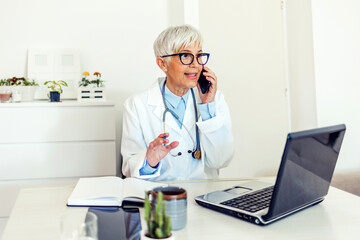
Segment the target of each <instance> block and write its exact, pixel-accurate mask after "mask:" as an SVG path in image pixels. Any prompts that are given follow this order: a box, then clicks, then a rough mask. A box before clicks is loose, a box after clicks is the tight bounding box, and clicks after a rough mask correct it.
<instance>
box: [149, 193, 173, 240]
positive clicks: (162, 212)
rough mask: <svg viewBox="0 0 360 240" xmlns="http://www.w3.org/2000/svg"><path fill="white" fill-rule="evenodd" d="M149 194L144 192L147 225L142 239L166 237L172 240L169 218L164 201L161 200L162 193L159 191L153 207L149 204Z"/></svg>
mask: <svg viewBox="0 0 360 240" xmlns="http://www.w3.org/2000/svg"><path fill="white" fill-rule="evenodd" d="M151 205H152V204H151V202H150V200H149V196H148V194H147V193H145V203H144V215H145V221H146V225H147V231H146V232H145V234H144V236H143V238H144V239H149V240H150V239H168V240H170V239H171V240H174V236H173V235H172V233H171V220H170V217H169V216H168V215H167V214H166V208H165V202H164V201H163V193H162V192H159V193H158V197H157V201H156V204H153V205H155V206H154V208H152V206H151Z"/></svg>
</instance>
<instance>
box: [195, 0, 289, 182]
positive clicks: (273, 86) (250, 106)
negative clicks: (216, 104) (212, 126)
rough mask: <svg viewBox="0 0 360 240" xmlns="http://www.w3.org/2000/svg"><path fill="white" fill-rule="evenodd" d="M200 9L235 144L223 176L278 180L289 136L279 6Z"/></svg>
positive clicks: (252, 3) (202, 4)
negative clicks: (263, 177)
mask: <svg viewBox="0 0 360 240" xmlns="http://www.w3.org/2000/svg"><path fill="white" fill-rule="evenodd" d="M199 9H200V29H201V31H202V33H203V35H204V38H205V43H204V47H203V49H204V51H210V52H211V57H210V60H209V63H208V66H209V67H210V68H212V69H213V70H214V71H215V73H216V74H217V77H218V82H219V88H220V90H222V91H223V92H224V94H225V99H226V101H227V103H228V105H229V108H230V112H231V117H232V122H233V133H234V138H235V144H236V151H235V156H234V158H233V161H232V162H231V164H230V166H229V167H228V168H226V169H223V170H221V172H220V173H221V177H244V176H248V177H253V176H264V175H275V174H276V172H277V170H278V167H279V163H280V160H281V154H282V150H283V147H284V143H285V140H286V134H287V132H288V116H287V99H286V79H285V45H284V39H285V36H284V32H283V13H282V9H281V1H280V0H227V1H217V0H200V1H199Z"/></svg>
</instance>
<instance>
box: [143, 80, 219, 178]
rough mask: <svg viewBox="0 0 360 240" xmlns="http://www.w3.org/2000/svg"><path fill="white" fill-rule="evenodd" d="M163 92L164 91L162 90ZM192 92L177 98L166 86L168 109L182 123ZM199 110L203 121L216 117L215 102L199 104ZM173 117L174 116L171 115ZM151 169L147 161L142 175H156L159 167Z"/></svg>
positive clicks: (180, 125) (178, 122)
mask: <svg viewBox="0 0 360 240" xmlns="http://www.w3.org/2000/svg"><path fill="white" fill-rule="evenodd" d="M160 90H162V89H160ZM190 92H191V90H189V91H187V93H185V94H184V95H183V96H181V97H180V96H177V95H176V94H174V93H173V92H171V91H170V89H169V88H168V87H167V86H166V85H165V101H166V104H167V107H168V108H169V109H170V110H172V111H174V112H175V113H176V114H177V115H178V117H179V119H180V120H181V122H182V121H183V120H184V116H185V110H186V105H187V102H188V100H189V94H190ZM197 107H198V110H199V112H200V115H201V118H202V120H203V121H206V120H208V119H211V118H213V117H215V116H216V114H215V102H211V103H206V104H198V106H197ZM170 115H171V116H172V114H170ZM176 122H177V124H178V125H179V127H180V128H182V124H181V122H180V121H176ZM158 166H159V164H158V165H156V166H155V167H150V165H149V164H148V162H147V161H145V163H144V166H143V167H142V168H141V169H140V175H150V174H154V173H155V172H156V171H157V167H158Z"/></svg>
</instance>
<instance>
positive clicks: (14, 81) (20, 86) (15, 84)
mask: <svg viewBox="0 0 360 240" xmlns="http://www.w3.org/2000/svg"><path fill="white" fill-rule="evenodd" d="M37 86H39V84H37V83H36V82H35V80H28V79H27V78H25V77H20V78H18V77H12V78H8V79H1V80H0V91H3V92H4V91H5V92H7V91H10V92H12V93H13V96H15V94H16V95H17V96H19V97H18V98H19V99H17V101H20V100H21V101H23V102H28V101H33V100H34V94H35V87H37ZM13 100H14V99H13Z"/></svg>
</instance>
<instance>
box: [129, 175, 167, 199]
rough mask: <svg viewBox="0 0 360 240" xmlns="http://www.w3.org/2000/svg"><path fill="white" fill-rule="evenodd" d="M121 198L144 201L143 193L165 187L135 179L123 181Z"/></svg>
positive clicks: (163, 184)
mask: <svg viewBox="0 0 360 240" xmlns="http://www.w3.org/2000/svg"><path fill="white" fill-rule="evenodd" d="M123 180H124V181H123V197H124V198H128V197H139V198H142V199H144V197H145V191H149V190H151V189H153V188H155V187H161V186H167V184H166V183H156V182H151V181H146V180H141V179H137V178H125V179H123Z"/></svg>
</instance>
